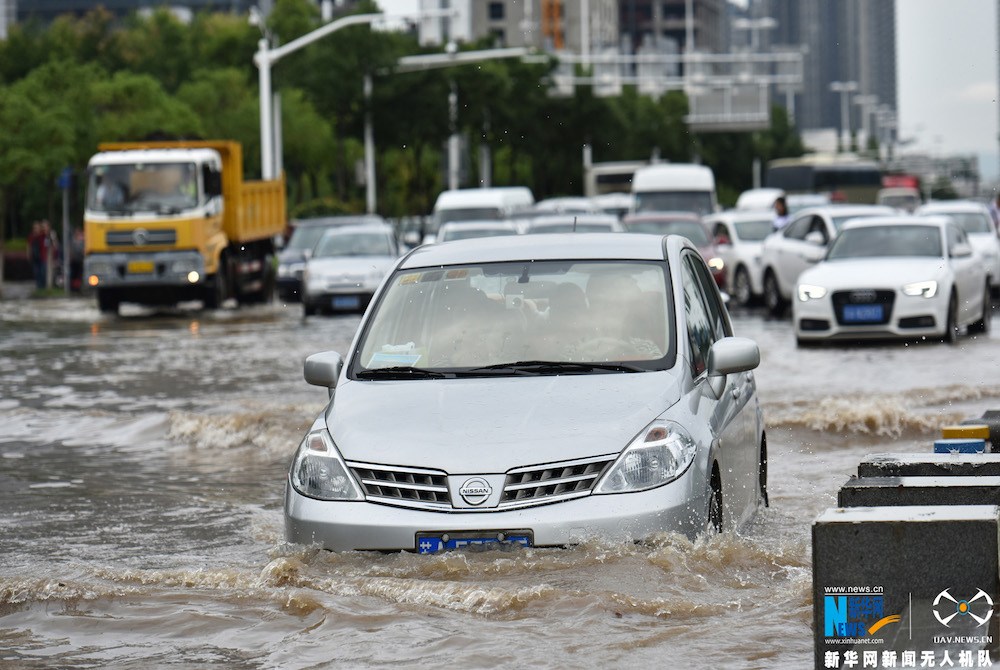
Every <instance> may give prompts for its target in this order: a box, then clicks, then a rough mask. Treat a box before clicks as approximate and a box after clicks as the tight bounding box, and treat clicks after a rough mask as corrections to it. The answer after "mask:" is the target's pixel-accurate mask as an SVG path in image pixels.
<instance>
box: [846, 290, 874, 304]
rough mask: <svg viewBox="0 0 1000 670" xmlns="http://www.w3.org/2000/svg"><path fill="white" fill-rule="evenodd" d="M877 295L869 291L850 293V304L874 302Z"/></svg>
mask: <svg viewBox="0 0 1000 670" xmlns="http://www.w3.org/2000/svg"><path fill="white" fill-rule="evenodd" d="M877 297H878V295H877V294H876V293H875V291H873V290H871V289H865V290H862V291H851V302H875V299H876V298H877Z"/></svg>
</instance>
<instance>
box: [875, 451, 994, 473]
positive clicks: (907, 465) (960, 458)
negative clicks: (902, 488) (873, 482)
mask: <svg viewBox="0 0 1000 670" xmlns="http://www.w3.org/2000/svg"><path fill="white" fill-rule="evenodd" d="M858 476H859V477H955V476H964V477H978V476H993V477H1000V454H993V453H990V454H928V453H920V454H891V453H886V454H869V455H867V456H865V457H864V459H862V460H861V462H860V463H858Z"/></svg>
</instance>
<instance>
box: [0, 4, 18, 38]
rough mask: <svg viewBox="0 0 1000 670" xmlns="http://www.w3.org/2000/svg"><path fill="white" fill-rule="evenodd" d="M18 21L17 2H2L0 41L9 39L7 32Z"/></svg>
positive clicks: (0, 7)
mask: <svg viewBox="0 0 1000 670" xmlns="http://www.w3.org/2000/svg"><path fill="white" fill-rule="evenodd" d="M16 20H17V0H0V40H5V39H7V31H8V30H10V27H11V26H12V25H14V22H15V21H16Z"/></svg>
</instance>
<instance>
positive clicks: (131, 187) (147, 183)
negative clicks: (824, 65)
mask: <svg viewBox="0 0 1000 670" xmlns="http://www.w3.org/2000/svg"><path fill="white" fill-rule="evenodd" d="M198 174H199V173H198V169H197V166H196V165H195V164H194V163H135V164H126V165H94V166H91V168H90V181H89V185H88V189H87V208H88V209H90V210H92V211H96V212H108V213H119V214H128V213H133V212H158V213H179V212H181V211H184V210H186V209H191V208H192V207H196V206H197V205H198V203H199V201H200V193H201V189H200V188H199V183H198V181H199V180H198Z"/></svg>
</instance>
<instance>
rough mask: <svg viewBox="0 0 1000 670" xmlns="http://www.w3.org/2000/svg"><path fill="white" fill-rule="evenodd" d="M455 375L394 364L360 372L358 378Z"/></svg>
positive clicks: (439, 377) (444, 376) (430, 377)
mask: <svg viewBox="0 0 1000 670" xmlns="http://www.w3.org/2000/svg"><path fill="white" fill-rule="evenodd" d="M453 376H454V375H451V374H445V373H444V372H438V371H437V370H427V369H426V368H414V367H411V366H409V365H394V366H392V367H389V368H373V369H370V370H361V371H360V372H358V374H357V377H358V379H447V378H448V377H453Z"/></svg>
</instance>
